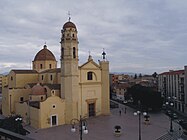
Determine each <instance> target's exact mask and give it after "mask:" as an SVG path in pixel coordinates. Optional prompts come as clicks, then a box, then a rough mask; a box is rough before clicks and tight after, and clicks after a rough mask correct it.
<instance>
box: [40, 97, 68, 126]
mask: <svg viewBox="0 0 187 140" xmlns="http://www.w3.org/2000/svg"><path fill="white" fill-rule="evenodd" d="M40 110H41V112H42V113H41V114H40V115H41V116H40V122H41V123H40V128H48V127H52V124H51V123H52V122H51V121H52V120H51V117H52V115H56V116H57V125H62V124H65V103H64V100H62V99H61V98H59V97H57V96H50V97H48V98H47V100H45V101H43V102H41V103H40Z"/></svg>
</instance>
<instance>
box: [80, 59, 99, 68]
mask: <svg viewBox="0 0 187 140" xmlns="http://www.w3.org/2000/svg"><path fill="white" fill-rule="evenodd" d="M80 68H81V69H100V66H99V65H98V64H97V63H95V62H94V61H93V60H90V61H87V62H86V63H84V64H83V65H81V66H80Z"/></svg>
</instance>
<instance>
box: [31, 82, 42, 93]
mask: <svg viewBox="0 0 187 140" xmlns="http://www.w3.org/2000/svg"><path fill="white" fill-rule="evenodd" d="M31 95H45V89H44V87H42V86H41V85H40V84H39V83H38V84H37V85H35V86H33V87H32V92H31Z"/></svg>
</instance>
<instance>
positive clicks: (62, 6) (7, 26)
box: [0, 0, 187, 74]
mask: <svg viewBox="0 0 187 140" xmlns="http://www.w3.org/2000/svg"><path fill="white" fill-rule="evenodd" d="M0 7H1V8H0V16H1V18H0V26H1V28H0V49H1V51H0V63H1V65H0V72H4V71H7V70H8V71H9V70H10V69H14V68H30V63H28V62H30V60H31V61H32V60H33V59H34V56H35V55H36V53H37V52H38V51H39V50H40V49H42V48H43V45H44V42H47V45H48V49H50V50H51V51H52V52H53V53H54V54H55V56H56V59H57V60H58V61H59V59H60V44H59V42H60V37H61V34H60V30H61V29H62V26H63V24H64V23H65V22H66V21H67V19H68V15H67V13H68V11H71V17H72V18H71V19H72V21H73V22H74V23H75V24H76V26H77V28H78V37H79V59H80V63H84V62H85V61H86V60H87V58H88V54H89V53H88V52H89V51H90V52H91V55H92V56H93V58H94V60H95V61H97V60H98V59H101V53H102V50H103V48H104V49H105V51H106V52H107V59H108V60H109V61H110V71H112V72H114V71H118V72H119V71H128V72H137V73H139V72H141V73H150V74H152V73H153V72H154V71H157V72H162V71H165V70H167V68H168V70H169V69H171V68H174V69H175V68H177V69H182V68H183V66H184V65H186V62H185V59H186V52H187V48H186V44H187V41H186V38H187V27H186V23H187V18H186V17H187V16H186V13H187V1H185V0H180V1H176V0H165V1H163V0H156V1H153V0H142V1H140V0H139V1H138V0H118V1H107V0H102V1H99V0H95V1H87V0H80V1H79V2H75V1H74V0H69V1H61V0H54V1H51V0H45V1H42V0H32V1H25V0H19V1H11V0H2V1H1V3H0Z"/></svg>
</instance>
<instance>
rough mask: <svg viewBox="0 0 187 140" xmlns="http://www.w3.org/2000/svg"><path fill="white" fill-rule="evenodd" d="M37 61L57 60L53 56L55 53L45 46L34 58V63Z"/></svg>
mask: <svg viewBox="0 0 187 140" xmlns="http://www.w3.org/2000/svg"><path fill="white" fill-rule="evenodd" d="M37 60H53V61H56V58H55V56H54V55H53V53H52V52H51V51H50V50H48V49H47V45H44V48H43V49H42V50H40V51H39V52H38V53H37V54H36V56H35V58H34V61H37Z"/></svg>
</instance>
